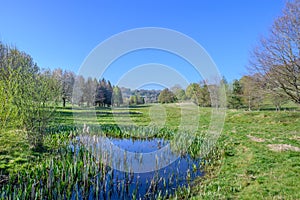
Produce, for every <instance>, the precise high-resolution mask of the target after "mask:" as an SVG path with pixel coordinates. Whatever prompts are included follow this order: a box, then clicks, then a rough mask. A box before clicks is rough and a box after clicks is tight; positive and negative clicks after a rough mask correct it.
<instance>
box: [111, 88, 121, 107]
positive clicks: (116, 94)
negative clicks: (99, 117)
mask: <svg viewBox="0 0 300 200" xmlns="http://www.w3.org/2000/svg"><path fill="white" fill-rule="evenodd" d="M122 103H123V97H122V92H121V89H120V88H119V87H118V86H115V87H113V96H112V105H117V106H118V107H119V106H120V105H121V104H122Z"/></svg>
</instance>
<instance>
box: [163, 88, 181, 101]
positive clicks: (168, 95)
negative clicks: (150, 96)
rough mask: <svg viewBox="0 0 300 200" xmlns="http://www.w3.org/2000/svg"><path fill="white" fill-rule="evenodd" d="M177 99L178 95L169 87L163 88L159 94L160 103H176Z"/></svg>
mask: <svg viewBox="0 0 300 200" xmlns="http://www.w3.org/2000/svg"><path fill="white" fill-rule="evenodd" d="M176 101H177V97H176V96H175V95H174V93H173V92H171V91H170V90H169V89H168V88H165V89H163V91H161V93H160V94H159V96H158V102H159V103H174V102H176Z"/></svg>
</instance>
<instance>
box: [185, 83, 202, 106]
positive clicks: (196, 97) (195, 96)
mask: <svg viewBox="0 0 300 200" xmlns="http://www.w3.org/2000/svg"><path fill="white" fill-rule="evenodd" d="M185 94H186V96H187V98H189V99H191V100H192V101H193V102H194V103H195V104H197V105H199V102H200V97H201V88H200V85H199V84H197V83H192V84H190V85H189V86H188V87H187V88H186V92H185Z"/></svg>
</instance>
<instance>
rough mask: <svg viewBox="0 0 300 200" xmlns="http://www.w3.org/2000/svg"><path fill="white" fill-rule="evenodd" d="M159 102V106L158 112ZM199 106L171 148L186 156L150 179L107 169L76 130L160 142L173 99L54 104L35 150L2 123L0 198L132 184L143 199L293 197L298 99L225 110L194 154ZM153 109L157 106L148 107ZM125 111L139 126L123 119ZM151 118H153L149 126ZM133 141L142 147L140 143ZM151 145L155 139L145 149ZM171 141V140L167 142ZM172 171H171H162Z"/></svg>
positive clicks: (173, 113) (90, 194)
mask: <svg viewBox="0 0 300 200" xmlns="http://www.w3.org/2000/svg"><path fill="white" fill-rule="evenodd" d="M161 108H163V109H164V111H165V112H159V109H161ZM199 109H200V110H199V113H200V115H201V117H199V126H198V129H197V131H196V137H195V138H194V141H193V143H191V145H190V146H189V148H188V149H186V151H185V152H182V151H181V150H182V148H178V149H179V152H177V153H178V154H180V155H181V158H182V159H181V160H180V162H181V163H187V164H186V165H184V166H183V168H182V164H181V165H180V163H176V162H175V165H176V166H171V170H172V169H177V173H173V174H169V173H168V168H165V169H166V170H165V172H163V171H158V172H157V173H156V174H155V173H153V174H150V175H149V177H153V178H152V179H147V177H145V178H144V179H143V177H142V176H141V175H142V174H134V173H132V171H130V170H128V171H127V172H124V173H120V172H117V171H115V170H113V169H112V168H111V167H110V165H109V164H107V163H105V162H102V161H101V159H100V160H99V159H97V156H95V154H93V153H92V152H94V151H95V145H94V146H93V145H90V146H84V145H81V143H80V142H78V138H80V140H81V142H82V141H83V137H82V134H83V133H84V132H86V133H87V134H85V135H90V136H91V139H95V137H96V138H100V139H101V138H102V137H103V136H104V137H108V138H115V140H116V143H118V141H123V140H124V141H125V139H126V141H127V143H128V144H130V145H132V144H133V143H134V141H137V142H136V143H137V144H141V145H142V144H146V145H147V146H150V144H153V143H155V144H157V143H162V144H164V141H168V140H172V139H174V138H176V133H177V132H178V130H179V126H178V125H179V124H180V120H181V118H180V116H181V114H180V113H181V112H180V108H179V107H178V105H177V104H166V105H159V106H158V105H141V106H133V107H130V108H129V109H127V108H125V107H124V108H113V109H111V108H96V109H95V110H94V109H90V108H80V107H78V108H75V109H72V108H71V106H68V107H66V108H58V109H57V111H56V113H55V120H54V121H53V122H52V124H50V126H49V127H48V129H47V133H46V135H45V149H44V151H42V152H35V151H33V150H31V149H30V148H29V144H27V143H26V140H25V138H23V134H22V130H17V131H16V130H7V131H6V132H5V133H1V137H0V158H1V159H0V169H1V175H0V176H1V177H2V178H1V181H0V199H6V198H11V199H15V198H20V199H30V198H31V199H34V198H40V197H43V196H48V197H49V198H50V199H61V198H66V199H76V198H79V199H80V198H85V199H92V198H104V197H105V198H107V199H109V198H111V199H116V198H123V199H126V198H132V199H134V198H137V199H138V198H139V196H138V193H139V191H143V192H141V193H140V194H143V195H144V198H148V199H151V198H158V199H163V198H165V197H168V198H171V199H189V198H192V199H254V198H257V199H299V198H300V192H299V185H300V177H299V176H300V132H299V130H300V112H299V110H297V107H295V108H293V109H290V110H287V111H281V112H275V111H273V110H267V109H266V110H263V111H243V110H227V113H226V119H225V124H224V128H223V132H222V134H221V135H220V137H219V139H218V141H217V144H216V146H215V147H214V149H213V150H212V151H211V152H210V153H209V154H208V155H206V157H204V158H200V160H199V157H198V155H199V149H200V148H199V147H200V146H201V144H203V138H205V133H206V130H207V129H208V127H209V123H210V117H211V108H199ZM157 112H159V113H160V114H154V115H153V113H157ZM95 113H96V115H95V116H94V115H93V114H95ZM153 117H157V118H159V119H160V118H161V119H163V117H165V121H164V123H163V127H159V126H160V125H161V124H160V121H161V120H153ZM75 118H76V119H75ZM74 119H75V121H74ZM128 119H130V121H131V122H132V123H133V124H135V125H137V126H138V127H136V126H133V125H130V126H128ZM152 121H154V124H152V125H151V126H149V124H151V122H152ZM83 124H85V125H83ZM99 124H100V126H101V130H100V129H99ZM116 124H117V125H116ZM87 127H88V128H87ZM145 141H146V143H144V142H145ZM147 142H148V143H147ZM179 146H180V145H179ZM123 147H124V148H126V147H125V146H123ZM140 148H141V149H140V151H143V150H145V149H146V151H147V148H146V147H145V146H140ZM156 148H159V147H156V146H155V147H153V148H152V149H150V150H149V151H154V150H157V149H156ZM178 149H176V145H175V147H174V148H173V149H172V150H174V151H175V152H176V150H178ZM102 160H103V159H102ZM180 167H181V168H180ZM182 172H183V173H182ZM8 173H9V174H10V175H9V176H7V174H8ZM176 175H178V176H176ZM172 176H173V179H172V178H171V179H170V178H169V179H168V177H172ZM138 177H139V178H138ZM158 177H163V178H162V179H159V178H158ZM121 180H123V181H121ZM139 180H140V181H139ZM178 180H183V181H178ZM176 181H177V182H176ZM143 182H145V183H146V182H147V184H143ZM139 188H140V189H139ZM162 188H163V189H162ZM164 188H165V190H164ZM174 188H175V189H174ZM166 191H167V192H166ZM114 195H115V196H114ZM116 195H119V196H116ZM128 195H129V196H128Z"/></svg>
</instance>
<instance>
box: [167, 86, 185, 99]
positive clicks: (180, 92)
mask: <svg viewBox="0 0 300 200" xmlns="http://www.w3.org/2000/svg"><path fill="white" fill-rule="evenodd" d="M171 91H172V92H173V93H174V94H175V96H176V98H177V99H178V101H185V100H186V99H187V97H186V95H185V91H184V89H182V88H181V86H180V85H175V86H173V87H172V88H171Z"/></svg>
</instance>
